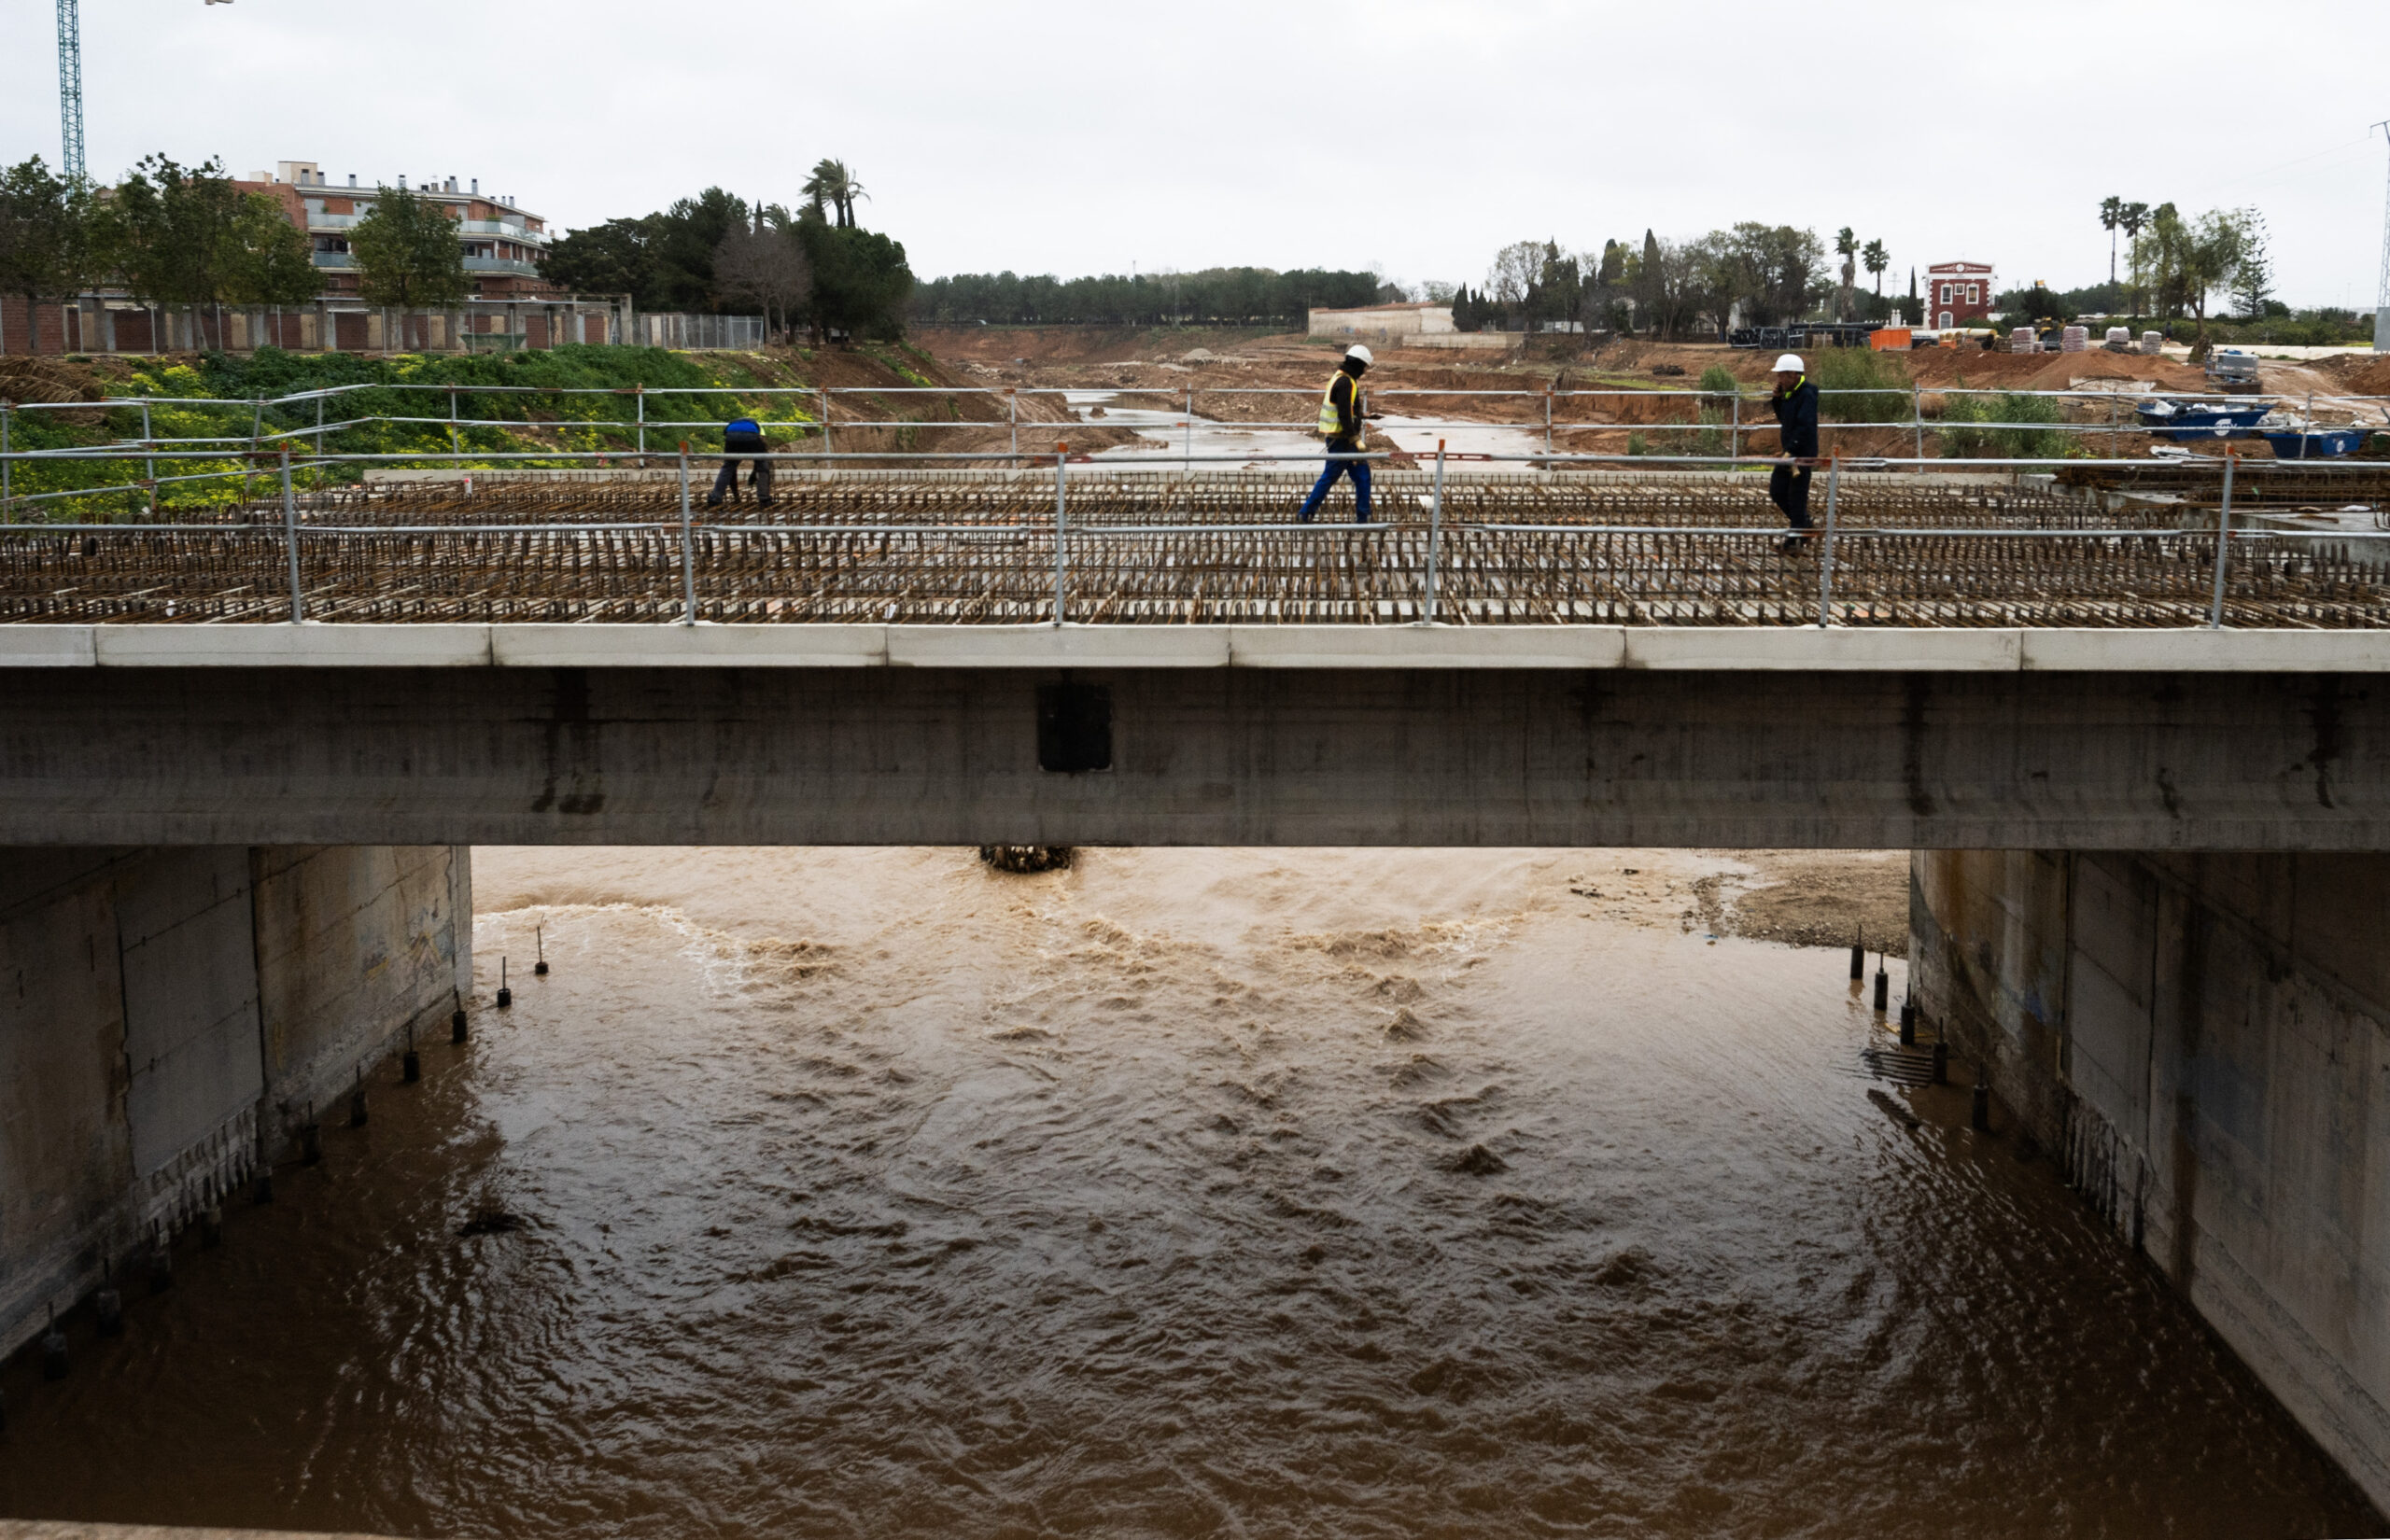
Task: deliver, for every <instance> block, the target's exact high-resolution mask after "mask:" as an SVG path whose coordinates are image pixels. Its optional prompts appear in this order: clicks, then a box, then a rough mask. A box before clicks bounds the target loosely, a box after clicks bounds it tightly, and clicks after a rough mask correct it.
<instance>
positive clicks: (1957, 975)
mask: <svg viewBox="0 0 2390 1540" xmlns="http://www.w3.org/2000/svg"><path fill="white" fill-rule="evenodd" d="M1910 907H1911V936H1910V948H1909V957H1910V967H1911V970H1912V973H1911V978H1912V980H1913V981H1914V987H1915V989H1916V992H1917V996H1918V999H1919V1002H1920V1004H1921V1005H1922V1007H1923V1008H1924V1010H1925V1012H1926V1014H1927V1015H1928V1017H1929V1019H1932V1020H1935V1021H1938V1022H1940V1023H1942V1024H1943V1026H1944V1029H1945V1030H1946V1031H1947V1033H1948V1034H1949V1037H1950V1041H1951V1043H1952V1044H1953V1046H1954V1047H1955V1048H1956V1049H1957V1050H1958V1051H1959V1052H1960V1053H1961V1054H1962V1055H1964V1056H1966V1057H1970V1058H1975V1059H1977V1060H1979V1061H1980V1062H1982V1063H1984V1064H1986V1065H1987V1066H1988V1069H1989V1077H1990V1081H1991V1085H1992V1087H1993V1090H1994V1092H1995V1093H1996V1095H1997V1097H1998V1099H1999V1101H2000V1102H2001V1103H2002V1104H2004V1105H2003V1107H2002V1108H2001V1113H2002V1116H2003V1118H2013V1119H2014V1122H2015V1125H2016V1126H2017V1127H2020V1128H2021V1130H2022V1131H2023V1132H2025V1133H2027V1134H2029V1135H2030V1136H2031V1137H2032V1139H2034V1140H2035V1141H2038V1142H2039V1143H2041V1144H2042V1145H2043V1146H2045V1147H2046V1148H2047V1149H2048V1150H2050V1151H2051V1152H2052V1153H2053V1154H2054V1155H2055V1157H2056V1158H2057V1159H2058V1160H2059V1161H2060V1164H2061V1166H2062V1167H2063V1168H2064V1169H2065V1170H2066V1173H2067V1176H2068V1179H2069V1180H2070V1182H2072V1183H2074V1185H2075V1186H2076V1187H2077V1189H2078V1190H2079V1191H2081V1192H2082V1193H2083V1195H2084V1196H2085V1197H2086V1198H2087V1200H2088V1201H2089V1202H2090V1203H2091V1204H2092V1206H2093V1207H2094V1208H2095V1209H2097V1210H2098V1211H2100V1212H2101V1213H2102V1214H2103V1215H2104V1216H2106V1218H2107V1219H2108V1220H2109V1222H2110V1223H2111V1224H2112V1225H2114V1226H2115V1227H2116V1231H2117V1233H2118V1234H2119V1236H2121V1237H2122V1238H2123V1239H2125V1240H2126V1241H2127V1242H2129V1243H2130V1244H2131V1245H2133V1246H2135V1247H2137V1248H2138V1249H2139V1250H2141V1251H2142V1252H2143V1253H2144V1254H2146V1256H2147V1257H2148V1258H2149V1259H2150V1261H2151V1262H2152V1263H2153V1264H2154V1265H2156V1266H2157V1267H2158V1268H2160V1269H2161V1270H2162V1271H2164V1272H2165V1274H2166V1275H2167V1276H2168V1277H2169V1278H2171V1279H2172V1281H2173V1282H2174V1283H2175V1284H2176V1286H2177V1287H2179V1288H2180V1289H2182V1290H2183V1292H2184V1293H2185V1294H2186V1295H2187V1296H2188V1297H2189V1299H2190V1300H2191V1302H2192V1304H2193V1305H2194V1306H2195V1307H2196V1308H2197V1309H2199V1311H2200V1314H2201V1315H2202V1316H2204V1317H2205V1318H2206V1319H2207V1320H2208V1321H2209V1323H2212V1324H2213V1325H2214V1328H2215V1330H2216V1331H2217V1333H2218V1334H2219V1335H2221V1336H2222V1337H2223V1338H2224V1339H2225V1340H2226V1341H2227V1342H2228V1343H2229V1344H2230V1345H2231V1346H2232V1348H2233V1350H2234V1351H2236V1352H2238V1353H2239V1354H2240V1355H2241V1357H2242V1360H2243V1361H2244V1362H2245V1363H2247V1365H2249V1366H2250V1368H2251V1369H2253V1370H2254V1371H2255V1372H2256V1375H2257V1378H2258V1379H2260V1380H2262V1381H2263V1382H2264V1383H2265V1385H2266V1386H2267V1388H2268V1389H2270V1390H2271V1391H2272V1392H2273V1393H2274V1394H2275V1395H2276V1396H2277V1397H2278V1398H2279V1399H2280V1400H2281V1401H2282V1403H2283V1404H2284V1405H2285V1407H2288V1408H2289V1409H2290V1411H2291V1413H2292V1415H2293V1416H2295V1417H2296V1418H2298V1420H2299V1422H2300V1423H2301V1424H2302V1425H2304V1426H2305V1427H2306V1428H2307V1429H2308V1431H2309V1432H2310V1433H2311V1434H2313V1435H2314V1437H2315V1438H2316V1440H2317V1441H2318V1442H2319V1443H2321V1444H2322V1445H2323V1447H2324V1448H2325V1449H2327V1450H2328V1451H2329V1452H2330V1453H2331V1454H2332V1456H2333V1457H2334V1458H2335V1459H2337V1460H2338V1461H2340V1463H2341V1464H2342V1465H2343V1466H2344V1467H2345V1468H2346V1469H2347V1470H2348V1472H2349V1473H2350V1475H2351V1476H2352V1477H2355V1479H2356V1480H2357V1482H2358V1483H2359V1484H2360V1485H2362V1486H2363V1487H2364V1488H2365V1490H2366V1492H2367V1493H2368V1495H2369V1496H2370V1497H2371V1498H2372V1499H2373V1501H2374V1502H2375V1503H2376V1504H2380V1505H2385V1506H2390V948H2385V947H2384V945H2383V941H2384V939H2385V930H2390V924H2385V922H2386V921H2390V856H2383V855H2316V854H2311V855H2179V854H2133V853H2118V852H2110V853H2101V852H2065V851H2046V850H2042V851H2036V850H2008V851H1919V852H1918V853H1917V854H1916V855H1915V857H1913V858H1912V863H1911V900H1910ZM1995 1127H2000V1124H1999V1123H1997V1122H1996V1123H1995Z"/></svg>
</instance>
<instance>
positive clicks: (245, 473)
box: [216, 312, 265, 506]
mask: <svg viewBox="0 0 2390 1540" xmlns="http://www.w3.org/2000/svg"><path fill="white" fill-rule="evenodd" d="M216 330H217V333H218V341H219V342H220V341H221V340H222V333H223V330H224V317H223V315H222V314H221V313H220V312H219V313H218V315H217V317H216ZM250 405H251V407H252V409H253V410H252V411H251V412H250V413H249V457H248V458H247V459H246V460H243V461H242V462H241V501H242V503H243V504H244V505H245V506H246V504H247V502H248V500H249V471H250V469H251V468H253V467H254V466H256V464H257V463H258V435H259V432H260V430H261V429H262V428H263V427H265V398H264V397H262V396H254V397H251V398H250Z"/></svg>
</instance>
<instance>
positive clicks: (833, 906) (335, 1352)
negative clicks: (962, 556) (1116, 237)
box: [0, 849, 2380, 1540]
mask: <svg viewBox="0 0 2390 1540" xmlns="http://www.w3.org/2000/svg"><path fill="white" fill-rule="evenodd" d="M1894 859H1897V858H1894ZM1749 870H1750V869H1749V867H1748V865H1747V864H1745V863H1741V862H1738V861H1737V860H1736V858H1733V857H1728V856H1722V855H1709V854H1703V853H1697V852H1674V853H1667V852H1633V851H1539V852H1526V851H1432V852H1429V851H1287V850H1280V851H1266V850H1243V851H1239V850H1228V851H1164V850H1143V851H1141V850H1099V851H1090V852H1085V853H1084V854H1083V857H1082V860H1081V861H1080V863H1079V864H1078V865H1077V866H1076V868H1075V869H1073V870H1070V871H1067V872H1061V873H1050V874H1044V875H1034V876H1020V875H1000V874H996V873H993V872H991V871H990V870H988V869H986V868H984V867H982V866H981V865H980V864H979V863H978V862H977V861H975V860H974V859H973V856H972V853H971V852H969V851H967V850H947V849H907V850H865V849H834V850H712V851H695V850H691V851H672V850H615V849H606V850H571V849H546V850H484V851H480V852H477V854H476V862H475V885H476V897H477V903H478V904H479V907H480V909H481V915H480V918H479V922H478V925H477V927H476V932H475V933H476V943H477V946H478V948H479V952H478V956H477V964H478V967H479V971H480V975H481V979H482V984H483V1001H484V1004H483V1005H482V1006H481V1007H480V1008H479V1009H478V1010H477V1012H476V1015H475V1026H474V1033H473V1037H472V1041H471V1043H468V1044H467V1045H465V1046H464V1047H462V1048H452V1047H451V1046H450V1045H449V1044H448V1043H446V1042H445V1041H444V1038H445V1034H444V1033H443V1040H442V1041H441V1042H439V1043H427V1044H426V1045H425V1059H426V1074H425V1079H424V1082H423V1083H422V1084H421V1085H415V1086H407V1087H402V1086H401V1085H398V1084H397V1076H396V1073H395V1070H394V1067H392V1066H387V1065H386V1066H383V1067H381V1068H380V1069H379V1070H377V1071H376V1077H377V1078H376V1079H375V1081H374V1082H373V1088H372V1117H371V1121H370V1122H369V1123H368V1124H367V1125H366V1126H365V1127H362V1128H359V1129H349V1128H346V1127H338V1126H334V1127H330V1128H329V1129H328V1132H327V1137H326V1145H327V1157H326V1159H325V1160H324V1162H323V1163H322V1164H321V1165H319V1166H316V1167H302V1166H299V1165H296V1164H291V1165H287V1166H285V1167H284V1168H282V1169H280V1170H279V1171H278V1172H277V1179H276V1187H277V1192H276V1200H275V1201H274V1203H273V1204H271V1205H270V1206H265V1207H255V1206H250V1205H247V1204H246V1203H244V1204H241V1205H238V1206H236V1207H235V1208H233V1209H232V1211H231V1212H230V1219H229V1223H228V1235H227V1238H226V1240H225V1243H224V1244H223V1245H222V1246H221V1247H220V1248H218V1249H215V1250H211V1251H204V1252H203V1251H201V1250H199V1249H198V1248H197V1246H196V1244H195V1242H189V1241H187V1242H186V1243H185V1245H184V1247H183V1248H182V1250H181V1251H180V1252H179V1253H178V1256H177V1264H178V1266H177V1274H176V1282H175V1284H174V1286H173V1287H172V1288H171V1289H170V1290H168V1291H166V1292H165V1293H163V1294H161V1295H151V1294H149V1293H148V1289H147V1288H146V1286H142V1285H135V1286H134V1287H132V1288H131V1289H130V1290H129V1291H128V1312H127V1313H128V1317H129V1323H128V1325H129V1329H128V1331H127V1334H126V1335H125V1337H122V1338H120V1339H118V1340H113V1341H107V1342H100V1341H95V1340H93V1339H92V1338H91V1337H90V1336H89V1333H88V1331H87V1330H86V1331H84V1332H83V1334H82V1335H80V1336H78V1337H77V1338H76V1342H75V1348H76V1352H77V1366H76V1370H75V1372H74V1373H73V1374H72V1375H71V1376H70V1377H69V1378H68V1379H66V1380H65V1381H63V1383H59V1384H54V1385H53V1384H45V1383H43V1382H41V1380H40V1379H39V1376H38V1374H37V1373H36V1372H35V1370H34V1368H33V1367H32V1365H30V1364H29V1363H28V1362H27V1361H26V1360H25V1359H24V1358H23V1357H22V1356H20V1358H19V1359H18V1360H17V1361H15V1362H13V1363H12V1364H10V1365H8V1366H7V1371H6V1374H5V1377H0V1388H5V1391H6V1394H7V1409H8V1426H7V1431H6V1433H5V1434H0V1514H5V1515H7V1516H11V1517H61V1518H77V1519H118V1520H130V1521H150V1522H160V1521H165V1522H180V1523H197V1522H207V1523H218V1524H243V1525H258V1526H272V1527H281V1528H304V1529H316V1530H327V1531H368V1532H376V1533H390V1534H402V1535H446V1534H457V1535H475V1536H489V1537H494V1540H516V1537H522V1540H535V1537H536V1540H546V1537H555V1540H564V1537H567V1536H571V1537H575V1540H590V1537H600V1536H707V1537H750V1536H752V1537H758V1540H760V1537H764V1536H784V1535H825V1536H826V1535H875V1536H878V1535H905V1536H910V1535H921V1536H930V1535H938V1536H954V1535H1020V1536H1028V1535H1045V1534H1056V1535H1061V1534H1072V1535H1080V1534H1103V1535H1239V1536H1244V1535H1254V1536H1260V1535H1322V1536H1329V1535H1333V1536H1376V1535H1389V1536H1392V1535H1404V1536H1408V1535H1430V1534H1432V1535H1470V1536H1474V1535H1485V1536H1497V1535H1498V1536H1517V1535H1539V1534H1568V1535H1667V1536H1679V1535H1681V1536H1695V1535H1698V1536H1739V1535H1750V1536H1762V1535H1765V1536H1821V1537H1823V1536H1848V1535H1858V1534H1866V1535H1871V1536H1907V1535H1915V1536H1934V1537H1976V1536H1981V1537H1993V1536H2000V1537H2008V1536H2017V1535H2027V1534H2032V1535H2115V1536H2129V1535H2130V1536H2140V1535H2176V1536H2217V1537H2224V1536H2230V1537H2233V1540H2260V1537H2269V1536H2281V1537H2291V1536H2315V1535H2327V1534H2355V1533H2370V1532H2374V1531H2375V1530H2376V1529H2377V1527H2378V1525H2379V1523H2380V1520H2379V1519H2378V1517H2377V1516H2376V1515H2374V1514H2373V1513H2372V1512H2371V1511H2370V1509H2369V1507H2368V1506H2367V1505H2366V1504H2365V1502H2364V1501H2363V1499H2362V1498H2361V1497H2360V1496H2359V1495H2358V1494H2357V1493H2356V1492H2355V1490H2354V1488H2353V1487H2352V1486H2351V1485H2350V1484H2349V1483H2348V1482H2347V1481H2346V1480H2345V1479H2344V1478H2343V1477H2341V1475H2340V1474H2339V1473H2338V1472H2337V1471H2335V1470H2334V1469H2333V1467H2332V1466H2331V1465H2330V1464H2329V1463H2327V1461H2326V1460H2325V1459H2324V1458H2323V1457H2322V1456H2321V1455H2320V1454H2319V1453H2317V1452H2316V1450H2315V1449H2314V1448H2313V1446H2312V1445H2311V1444H2310V1443H2309V1442H2308V1441H2307V1440H2306V1439H2305V1438H2304V1437H2303V1436H2302V1435H2300V1434H2299V1432H2298V1430H2297V1429H2296V1427H2295V1426H2294V1425H2293V1424H2292V1423H2291V1422H2290V1421H2289V1420H2288V1418H2287V1417H2286V1416H2285V1414H2284V1413H2283V1412H2282V1411H2281V1410H2280V1409H2279V1408H2278V1407H2275V1406H2274V1405H2273V1404H2272V1403H2271V1401H2270V1400H2269V1399H2268V1398H2267V1396H2266V1395H2265V1394H2264V1393H2262V1392H2261V1391H2260V1390H2259V1389H2258V1388H2257V1387H2256V1384H2255V1382H2254V1381H2253V1380H2252V1379H2251V1378H2250V1377H2249V1376H2248V1374H2247V1373H2246V1372H2245V1371H2244V1370H2242V1368H2241V1366H2240V1365H2238V1364H2237V1363H2236V1362H2235V1361H2234V1360H2233V1359H2232V1358H2231V1356H2230V1355H2229V1353H2228V1351H2226V1350H2224V1349H2223V1348H2222V1347H2221V1346H2219V1345H2218V1344H2217V1342H2216V1341H2215V1339H2214V1337H2213V1336H2212V1335H2211V1334H2210V1333H2209V1332H2208V1331H2207V1330H2206V1329H2205V1328H2204V1327H2203V1326H2202V1325H2201V1324H2200V1322H2199V1321H2198V1319H2197V1318H2196V1317H2195V1316H2194V1315H2193V1314H2192V1313H2191V1311H2190V1310H2189V1309H2187V1308H2186V1306H2184V1305H2182V1304H2181V1303H2180V1302H2179V1301H2177V1300H2176V1299H2175V1298H2174V1297H2173V1296H2172V1295H2171V1294H2170V1293H2169V1292H2168V1291H2167V1289H2166V1287H2165V1286H2164V1284H2163V1283H2162V1282H2161V1281H2158V1279H2156V1278H2155V1277H2154V1276H2153V1275H2152V1274H2151V1273H2150V1272H2149V1271H2148V1270H2147V1269H2146V1268H2145V1267H2144V1266H2143V1265H2141V1264H2140V1263H2138V1262H2137V1261H2136V1260H2135V1259H2134V1258H2133V1257H2132V1256H2130V1254H2128V1253H2127V1252H2126V1251H2125V1250H2124V1249H2123V1247H2122V1246H2121V1245H2120V1244H2119V1243H2117V1242H2116V1240H2115V1239H2112V1238H2111V1237H2110V1236H2109V1235H2107V1234H2106V1233H2104V1232H2103V1231H2102V1229H2101V1228H2100V1226H2099V1225H2097V1224H2096V1223H2095V1222H2094V1221H2093V1219H2092V1218H2091V1217H2090V1216H2089V1215H2088V1213H2087V1211H2085V1210H2084V1208H2083V1206H2082V1205H2081V1204H2080V1203H2079V1202H2078V1201H2077V1200H2076V1199H2075V1198H2074V1197H2073V1196H2072V1195H2070V1194H2069V1193H2068V1192H2066V1191H2065V1190H2064V1188H2063V1187H2062V1186H2061V1184H2060V1182H2059V1180H2058V1177H2057V1175H2056V1173H2055V1172H2054V1170H2053V1169H2052V1168H2051V1166H2050V1164H2049V1162H2048V1161H2047V1159H2046V1158H2042V1157H2037V1156H2035V1155H2032V1152H2031V1151H2030V1150H2027V1149H2025V1148H2023V1147H2021V1146H2020V1145H2019V1143H2018V1142H2017V1141H2016V1140H2014V1139H2013V1138H2010V1137H2005V1136H2003V1137H1991V1136H1984V1135H1978V1134H1975V1133H1973V1132H1971V1131H1970V1130H1969V1129H1968V1127H1967V1123H1966V1107H1965V1101H1964V1097H1963V1093H1961V1092H1956V1091H1935V1090H1932V1089H1906V1088H1903V1087H1900V1086H1897V1085H1891V1084H1890V1083H1887V1082H1882V1081H1878V1080H1876V1079H1875V1078H1873V1077H1872V1075H1871V1073H1870V1071H1869V1069H1868V1066H1867V1064H1866V1063H1865V1062H1864V1061H1863V1057H1862V1050H1863V1049H1864V1048H1867V1047H1868V1046H1869V1045H1870V1044H1872V1043H1881V1042H1882V1041H1883V1035H1882V1028H1881V1027H1880V1026H1879V1025H1878V1023H1877V1020H1876V1018H1875V1017H1874V1016H1873V1015H1872V1013H1871V1012H1870V1011H1869V1010H1868V1009H1867V1008H1866V1003H1865V1001H1863V999H1862V998H1860V997H1859V996H1858V995H1857V994H1855V993H1854V992H1853V987H1852V986H1851V985H1850V984H1849V980H1848V969H1847V967H1846V965H1845V961H1846V959H1845V956H1844V954H1843V953H1842V952H1840V951H1837V950H1832V949H1827V948H1821V947H1807V948H1803V947H1795V946H1788V945H1777V944H1774V943H1770V942H1763V941H1755V940H1746V939H1741V938H1739V937H1736V936H1734V935H1731V934H1721V933H1720V931H1722V930H1724V929H1725V927H1724V926H1722V925H1721V924H1720V923H1719V922H1718V921H1717V918H1716V916H1717V914H1718V912H1719V911H1718V902H1719V901H1718V895H1719V893H1720V891H1721V889H1720V886H1719V884H1720V883H1721V881H1726V882H1728V883H1730V884H1731V882H1733V881H1735V880H1739V879H1738V878H1737V874H1738V873H1739V874H1741V875H1742V877H1743V878H1748V875H1749ZM535 947H543V948H544V952H545V955H546V957H547V959H549V961H550V962H551V963H552V964H553V972H552V973H550V974H548V975H547V976H546V977H534V976H532V975H531V973H530V970H529V966H528V963H529V959H530V958H531V957H532V955H533V953H534V950H535ZM501 955H504V956H505V957H506V958H507V959H509V960H508V970H509V980H510V983H511V984H512V986H513V990H514V1003H513V1008H512V1009H511V1010H509V1011H505V1012H499V1011H498V1010H496V1009H494V1008H491V1007H490V1006H489V1005H488V1004H487V1001H488V999H489V995H490V992H491V991H492V990H494V988H495V987H496V985H497V982H498V971H499V959H500V956H501ZM1891 973H1892V978H1893V985H1892V987H1893V995H1894V998H1895V999H1896V1000H1897V998H1898V994H1899V987H1900V981H1899V974H1900V964H1899V962H1898V960H1897V959H1894V960H1893V962H1892V963H1891ZM1871 1093H1873V1094H1871ZM1912 1125H1914V1126H1912Z"/></svg>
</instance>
